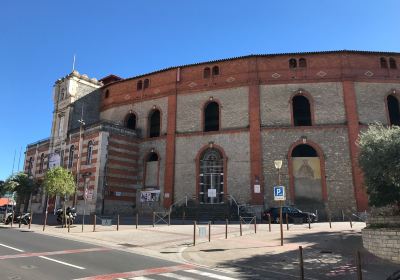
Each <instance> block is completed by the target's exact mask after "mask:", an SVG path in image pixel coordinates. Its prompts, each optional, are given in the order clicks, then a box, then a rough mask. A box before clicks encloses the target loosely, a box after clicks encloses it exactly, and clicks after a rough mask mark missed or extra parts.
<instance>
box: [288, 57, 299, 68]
mask: <svg viewBox="0 0 400 280" xmlns="http://www.w3.org/2000/svg"><path fill="white" fill-rule="evenodd" d="M296 67H297V61H296V59H294V58H291V59H289V68H296Z"/></svg>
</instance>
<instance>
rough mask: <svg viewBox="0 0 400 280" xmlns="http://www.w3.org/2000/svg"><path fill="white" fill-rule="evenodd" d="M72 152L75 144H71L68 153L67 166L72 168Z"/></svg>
mask: <svg viewBox="0 0 400 280" xmlns="http://www.w3.org/2000/svg"><path fill="white" fill-rule="evenodd" d="M74 153H75V146H74V145H71V147H70V148H69V154H68V168H72V165H73V163H74Z"/></svg>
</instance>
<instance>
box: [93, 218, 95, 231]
mask: <svg viewBox="0 0 400 280" xmlns="http://www.w3.org/2000/svg"><path fill="white" fill-rule="evenodd" d="M95 231H96V215H94V216H93V232H95Z"/></svg>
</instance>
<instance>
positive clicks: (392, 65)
mask: <svg viewBox="0 0 400 280" xmlns="http://www.w3.org/2000/svg"><path fill="white" fill-rule="evenodd" d="M389 67H390V69H397V64H396V60H395V59H394V58H393V57H391V58H389Z"/></svg>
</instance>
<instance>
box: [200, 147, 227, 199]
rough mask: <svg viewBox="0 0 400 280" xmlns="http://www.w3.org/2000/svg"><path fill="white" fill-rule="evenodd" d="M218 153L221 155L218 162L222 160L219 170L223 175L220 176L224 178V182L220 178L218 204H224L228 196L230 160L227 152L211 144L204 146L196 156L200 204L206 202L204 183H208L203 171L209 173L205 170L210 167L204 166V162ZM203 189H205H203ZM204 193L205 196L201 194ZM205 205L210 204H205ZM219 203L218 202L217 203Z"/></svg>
mask: <svg viewBox="0 0 400 280" xmlns="http://www.w3.org/2000/svg"><path fill="white" fill-rule="evenodd" d="M213 152H214V153H217V154H218V155H219V158H217V160H220V161H221V163H222V165H223V166H222V168H220V169H219V170H222V172H221V173H222V175H221V174H220V176H222V177H223V178H222V180H221V178H219V183H220V185H219V186H220V189H219V197H218V202H223V201H224V200H225V197H226V194H227V189H228V186H227V161H228V158H227V156H226V154H225V151H224V149H223V148H222V147H220V146H218V145H216V144H214V143H212V142H210V143H209V144H208V145H205V146H203V147H202V148H201V149H200V150H199V151H198V153H197V155H196V159H195V161H196V197H197V199H198V201H199V202H204V201H205V194H204V192H205V189H204V183H206V182H205V181H206V180H207V179H205V178H204V173H202V171H207V170H205V169H207V168H208V167H210V166H208V167H207V166H204V165H203V166H202V160H203V159H204V158H207V157H208V156H210V155H211V153H213ZM208 158H209V159H212V158H211V156H210V157H208ZM202 187H203V189H202ZM201 193H203V194H201ZM210 202H211V203H213V202H212V201H210ZM205 203H208V201H207V202H205ZM215 203H217V202H215Z"/></svg>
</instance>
